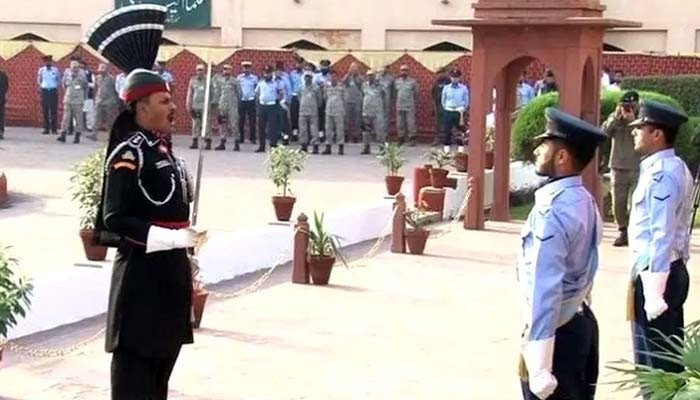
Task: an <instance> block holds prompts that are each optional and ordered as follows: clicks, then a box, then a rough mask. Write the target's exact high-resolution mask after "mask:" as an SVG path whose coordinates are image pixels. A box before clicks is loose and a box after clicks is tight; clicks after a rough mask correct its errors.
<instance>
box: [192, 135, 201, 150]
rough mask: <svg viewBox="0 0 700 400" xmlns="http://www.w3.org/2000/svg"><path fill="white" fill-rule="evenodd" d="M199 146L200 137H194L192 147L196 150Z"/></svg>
mask: <svg viewBox="0 0 700 400" xmlns="http://www.w3.org/2000/svg"><path fill="white" fill-rule="evenodd" d="M198 148H199V139H197V138H194V139H192V144H191V145H190V149H192V150H195V149H198Z"/></svg>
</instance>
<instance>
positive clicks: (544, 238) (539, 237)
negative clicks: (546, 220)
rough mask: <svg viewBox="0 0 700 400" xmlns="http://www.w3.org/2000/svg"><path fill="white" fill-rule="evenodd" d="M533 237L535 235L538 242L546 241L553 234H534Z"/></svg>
mask: <svg viewBox="0 0 700 400" xmlns="http://www.w3.org/2000/svg"><path fill="white" fill-rule="evenodd" d="M535 237H536V238H537V239H538V240H539V241H540V242H546V241H548V240H549V239H551V238H553V237H554V235H549V236H544V237H542V236H540V235H535Z"/></svg>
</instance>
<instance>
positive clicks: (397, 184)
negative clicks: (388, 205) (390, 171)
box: [384, 175, 404, 196]
mask: <svg viewBox="0 0 700 400" xmlns="http://www.w3.org/2000/svg"><path fill="white" fill-rule="evenodd" d="M403 179H404V178H403V176H394V175H392V176H387V177H385V178H384V181H385V182H386V191H387V193H389V196H393V195H395V194H396V193H398V192H400V191H401V185H403Z"/></svg>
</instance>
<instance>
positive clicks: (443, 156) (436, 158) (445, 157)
mask: <svg viewBox="0 0 700 400" xmlns="http://www.w3.org/2000/svg"><path fill="white" fill-rule="evenodd" d="M424 157H425V159H426V160H427V161H429V162H430V163H431V164H432V165H435V166H436V167H437V168H438V169H442V168H443V167H446V166H448V165H452V163H453V162H454V157H453V156H452V154H450V152H449V151H445V150H443V149H440V148H437V147H433V148H431V149H430V150H428V152H427V153H425V155H424Z"/></svg>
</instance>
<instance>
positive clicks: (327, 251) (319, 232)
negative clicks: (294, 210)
mask: <svg viewBox="0 0 700 400" xmlns="http://www.w3.org/2000/svg"><path fill="white" fill-rule="evenodd" d="M323 217H324V214H323V213H321V215H320V216H319V215H318V213H316V211H314V224H313V226H312V227H311V229H310V230H309V248H308V260H307V262H308V263H309V274H310V275H311V281H312V282H313V284H314V285H327V284H328V280H329V279H330V277H331V270H332V269H333V264H335V257H336V256H338V258H340V260H341V261H342V262H343V265H345V267H346V268H347V267H348V263H347V262H346V261H345V257H343V254H342V253H341V252H340V245H339V243H338V239H339V237H338V236H336V235H333V234H331V233H330V232H328V231H327V230H326V227H325V226H324V224H323Z"/></svg>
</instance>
